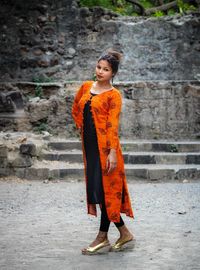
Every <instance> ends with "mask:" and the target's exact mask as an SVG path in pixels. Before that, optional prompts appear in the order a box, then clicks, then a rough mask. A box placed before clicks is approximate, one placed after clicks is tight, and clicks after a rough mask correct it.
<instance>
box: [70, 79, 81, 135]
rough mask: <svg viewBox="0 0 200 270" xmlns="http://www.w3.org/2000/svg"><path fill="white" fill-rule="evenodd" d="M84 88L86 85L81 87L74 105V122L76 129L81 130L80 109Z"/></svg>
mask: <svg viewBox="0 0 200 270" xmlns="http://www.w3.org/2000/svg"><path fill="white" fill-rule="evenodd" d="M83 86H84V83H83V84H82V85H81V87H80V88H79V89H78V91H77V93H76V95H75V97H74V102H73V104H72V117H73V119H74V122H75V124H76V127H77V128H78V129H79V130H80V128H81V123H80V117H79V116H80V108H79V105H78V103H79V101H80V99H81V97H82V95H83V90H84V89H83Z"/></svg>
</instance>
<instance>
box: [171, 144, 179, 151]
mask: <svg viewBox="0 0 200 270" xmlns="http://www.w3.org/2000/svg"><path fill="white" fill-rule="evenodd" d="M170 152H178V146H177V145H176V144H170Z"/></svg>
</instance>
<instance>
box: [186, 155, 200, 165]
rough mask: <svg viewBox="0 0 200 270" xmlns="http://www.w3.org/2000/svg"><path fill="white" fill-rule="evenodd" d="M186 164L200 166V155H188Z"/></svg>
mask: <svg viewBox="0 0 200 270" xmlns="http://www.w3.org/2000/svg"><path fill="white" fill-rule="evenodd" d="M186 164H200V155H187V157H186Z"/></svg>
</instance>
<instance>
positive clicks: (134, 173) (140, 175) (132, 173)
mask: <svg viewBox="0 0 200 270" xmlns="http://www.w3.org/2000/svg"><path fill="white" fill-rule="evenodd" d="M147 172H148V171H147V169H126V176H127V178H129V179H130V177H131V178H135V179H146V180H147V179H148V173H147Z"/></svg>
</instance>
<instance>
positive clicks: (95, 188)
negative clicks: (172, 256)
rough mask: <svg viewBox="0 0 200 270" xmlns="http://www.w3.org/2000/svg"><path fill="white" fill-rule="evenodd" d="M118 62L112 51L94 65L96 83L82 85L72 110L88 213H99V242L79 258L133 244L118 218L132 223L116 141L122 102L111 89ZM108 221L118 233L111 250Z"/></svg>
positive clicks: (90, 82)
mask: <svg viewBox="0 0 200 270" xmlns="http://www.w3.org/2000/svg"><path fill="white" fill-rule="evenodd" d="M120 58H121V54H120V53H118V52H116V51H108V52H107V53H106V54H105V55H103V56H101V57H100V58H99V59H98V61H97V65H96V80H95V81H86V82H84V83H83V84H82V85H81V87H80V89H79V90H78V91H77V93H76V95H75V99H74V102H73V106H72V116H73V119H74V121H75V124H76V127H77V128H78V129H79V131H80V134H81V139H82V150H83V159H84V168H85V170H84V172H85V180H86V194H87V208H88V214H91V215H95V216H97V210H96V204H99V205H100V209H101V222H100V228H99V232H98V234H97V237H96V239H95V240H94V241H93V242H92V243H91V244H90V245H89V246H88V247H87V248H84V249H82V254H89V255H90V254H95V253H99V252H105V251H109V250H114V251H117V250H120V249H122V248H124V247H125V246H127V245H130V243H131V244H132V243H133V240H135V239H134V237H133V235H132V233H131V232H130V231H129V230H128V228H127V227H126V225H125V224H124V221H123V219H122V217H121V215H120V213H125V214H126V215H127V216H129V217H132V218H134V214H133V210H132V207H131V201H130V197H129V192H128V187H127V182H126V176H125V171H124V160H123V155H122V150H121V146H120V142H119V137H118V126H119V116H120V112H121V105H122V97H121V94H120V92H119V91H118V90H117V89H116V88H114V87H113V86H112V84H111V80H112V79H113V78H114V76H115V75H116V73H117V71H118V66H119V62H120ZM110 222H114V224H115V225H116V227H117V229H118V230H119V233H120V237H119V239H118V240H117V241H116V242H115V244H114V245H112V246H111V245H110V243H109V240H108V230H109V225H110Z"/></svg>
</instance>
